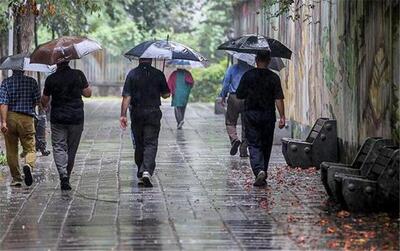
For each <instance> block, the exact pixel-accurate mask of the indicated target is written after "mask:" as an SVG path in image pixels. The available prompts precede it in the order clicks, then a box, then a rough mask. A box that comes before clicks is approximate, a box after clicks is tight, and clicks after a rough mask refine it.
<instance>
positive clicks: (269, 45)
mask: <svg viewBox="0 0 400 251" xmlns="http://www.w3.org/2000/svg"><path fill="white" fill-rule="evenodd" d="M218 50H227V51H236V52H242V53H252V54H256V53H258V52H262V51H271V57H278V58H287V59H290V58H291V56H292V51H291V50H290V49H289V48H288V47H286V46H285V45H284V44H282V43H281V42H279V41H278V40H276V39H273V38H268V37H265V36H260V35H244V36H241V37H239V38H236V39H233V40H231V41H228V42H225V43H223V44H221V45H220V46H218Z"/></svg>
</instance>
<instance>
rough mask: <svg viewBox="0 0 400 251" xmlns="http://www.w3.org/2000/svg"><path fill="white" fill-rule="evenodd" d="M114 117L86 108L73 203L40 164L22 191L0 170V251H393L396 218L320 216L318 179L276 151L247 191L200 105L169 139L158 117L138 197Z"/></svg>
mask: <svg viewBox="0 0 400 251" xmlns="http://www.w3.org/2000/svg"><path fill="white" fill-rule="evenodd" d="M119 108H120V103H119V101H118V100H116V99H100V100H92V101H89V102H87V103H86V122H85V131H84V135H83V138H82V143H81V145H80V148H79V151H78V155H77V160H76V166H75V169H74V173H73V175H72V186H73V190H72V191H70V192H65V193H62V192H61V191H60V189H59V183H58V175H57V173H56V168H55V167H54V163H53V160H52V156H51V155H50V156H49V157H40V158H39V160H38V167H37V169H36V170H35V172H34V178H35V183H34V185H33V186H32V187H30V188H27V187H22V188H11V187H10V186H9V183H10V178H9V173H8V168H2V169H0V222H1V224H0V250H13V249H28V250H56V249H65V250H140V249H147V250H253V249H283V250H289V249H371V250H382V249H386V250H396V249H398V247H399V242H398V236H399V230H398V217H393V216H389V215H387V214H374V215H369V216H363V215H352V214H349V213H348V212H345V211H335V210H332V209H330V208H332V207H331V205H329V203H328V201H327V196H326V194H325V192H324V189H323V186H322V184H321V182H320V180H319V173H318V171H317V170H315V169H307V170H301V169H293V168H288V167H286V166H285V162H284V159H283V157H282V155H281V152H280V146H275V147H274V149H273V154H272V160H271V165H270V172H269V177H268V186H267V187H265V188H254V187H253V186H252V182H253V177H252V173H251V169H250V167H249V162H248V160H247V159H241V158H240V157H238V156H233V157H232V156H230V155H229V143H228V137H227V135H226V133H225V128H224V119H223V117H222V116H220V115H214V114H213V108H212V106H211V105H208V104H192V105H190V106H189V107H188V109H187V116H186V123H185V124H184V127H183V128H184V129H183V130H179V131H177V130H176V124H175V121H174V117H173V110H172V109H171V108H170V107H169V106H168V105H164V106H163V112H164V116H163V120H162V130H161V134H160V142H159V145H160V146H159V152H158V156H157V169H156V173H155V176H154V177H153V181H154V187H153V188H143V187H138V185H137V178H136V168H135V166H134V163H133V150H132V143H131V139H130V135H129V132H128V131H126V132H123V133H121V130H120V129H119V125H118V115H119Z"/></svg>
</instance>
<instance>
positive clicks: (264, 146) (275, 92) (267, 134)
mask: <svg viewBox="0 0 400 251" xmlns="http://www.w3.org/2000/svg"><path fill="white" fill-rule="evenodd" d="M218 49H222V50H230V51H235V52H240V53H249V54H256V58H255V60H256V64H257V67H256V68H254V69H251V70H249V71H247V72H246V73H245V74H244V75H243V76H242V78H241V80H240V83H239V87H238V89H237V91H236V94H237V98H239V99H244V106H245V110H244V122H245V125H246V137H247V140H248V143H249V152H250V165H251V168H252V170H253V173H254V175H255V177H256V178H255V182H254V186H263V185H266V179H267V171H268V164H269V158H270V156H271V150H272V143H273V137H274V130H275V122H276V114H275V106H276V107H277V108H278V112H279V115H280V119H279V128H280V129H282V128H283V127H284V126H285V123H286V119H285V107H284V101H283V99H284V95H283V91H282V86H281V81H280V78H279V76H278V75H277V74H276V73H274V72H273V71H271V70H270V69H268V66H269V64H270V62H271V57H279V58H287V59H290V58H291V55H292V52H291V50H290V49H289V48H287V47H286V46H284V45H283V44H282V43H281V42H279V41H277V40H275V39H271V38H267V37H264V36H260V35H244V36H242V37H239V38H237V39H234V40H232V41H228V42H226V43H224V44H222V45H220V46H219V47H218Z"/></svg>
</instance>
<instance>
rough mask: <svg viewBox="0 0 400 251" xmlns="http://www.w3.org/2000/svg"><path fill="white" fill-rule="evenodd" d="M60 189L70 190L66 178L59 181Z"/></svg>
mask: <svg viewBox="0 0 400 251" xmlns="http://www.w3.org/2000/svg"><path fill="white" fill-rule="evenodd" d="M60 188H61V190H63V191H69V190H72V187H71V185H70V184H69V179H68V178H62V179H61V184H60Z"/></svg>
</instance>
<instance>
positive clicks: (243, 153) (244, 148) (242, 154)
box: [239, 142, 249, 158]
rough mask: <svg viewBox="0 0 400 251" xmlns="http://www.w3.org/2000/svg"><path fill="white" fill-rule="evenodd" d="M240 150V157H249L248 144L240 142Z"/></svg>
mask: <svg viewBox="0 0 400 251" xmlns="http://www.w3.org/2000/svg"><path fill="white" fill-rule="evenodd" d="M239 152H240V157H242V158H247V157H249V154H248V153H247V144H246V143H243V142H242V144H240V149H239Z"/></svg>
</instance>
